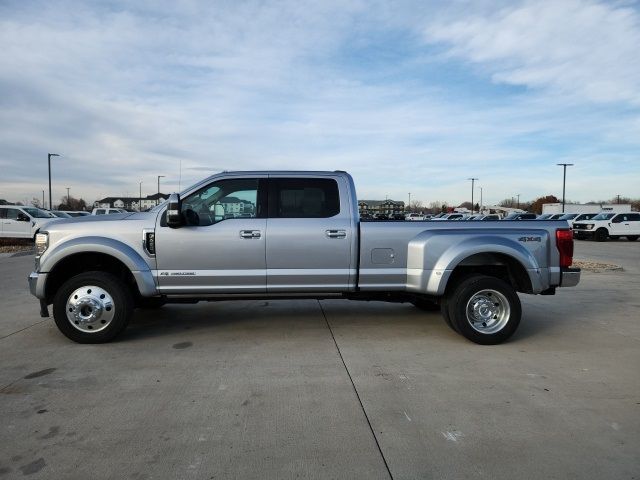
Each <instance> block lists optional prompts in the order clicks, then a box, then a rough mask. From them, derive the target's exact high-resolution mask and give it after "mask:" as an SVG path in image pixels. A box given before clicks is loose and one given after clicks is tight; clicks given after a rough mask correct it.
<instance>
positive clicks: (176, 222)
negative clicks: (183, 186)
mask: <svg viewBox="0 0 640 480" xmlns="http://www.w3.org/2000/svg"><path fill="white" fill-rule="evenodd" d="M181 207H182V205H181V202H180V195H179V194H177V193H172V194H171V195H169V200H168V201H167V225H168V226H169V227H171V228H178V227H180V226H181V225H182V223H183V222H182V213H181V212H180V210H181Z"/></svg>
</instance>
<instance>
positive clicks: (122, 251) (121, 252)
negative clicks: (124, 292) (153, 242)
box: [39, 237, 158, 297]
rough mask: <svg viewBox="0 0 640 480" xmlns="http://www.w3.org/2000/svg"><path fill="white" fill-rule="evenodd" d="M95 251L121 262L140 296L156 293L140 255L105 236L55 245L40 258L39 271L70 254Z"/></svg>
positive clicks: (53, 265)
mask: <svg viewBox="0 0 640 480" xmlns="http://www.w3.org/2000/svg"><path fill="white" fill-rule="evenodd" d="M89 252H97V253H103V254H106V255H110V256H112V257H114V258H116V259H117V260H119V261H120V262H122V263H123V264H124V265H125V266H126V267H127V268H128V269H129V271H130V272H131V273H132V275H133V277H134V278H135V281H136V283H137V285H138V290H139V291H140V294H141V295H142V296H145V297H146V296H152V295H157V293H158V292H157V288H156V284H155V280H154V278H153V274H152V273H151V269H150V268H149V265H148V264H147V262H146V261H145V260H144V258H142V256H141V255H140V254H139V253H138V252H136V251H135V250H134V249H133V248H131V247H130V246H129V245H127V244H126V243H123V242H120V241H118V240H115V239H113V238H105V237H77V238H73V239H70V240H67V241H63V242H61V243H60V244H57V245H55V247H54V248H53V249H52V250H51V251H46V252H45V254H44V255H43V256H42V258H41V259H40V268H39V272H40V273H47V272H51V271H52V270H53V269H54V268H55V266H56V264H57V263H58V262H60V261H61V260H63V259H65V258H68V257H69V256H71V255H75V254H79V253H89Z"/></svg>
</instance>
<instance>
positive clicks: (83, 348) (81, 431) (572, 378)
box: [0, 241, 640, 479]
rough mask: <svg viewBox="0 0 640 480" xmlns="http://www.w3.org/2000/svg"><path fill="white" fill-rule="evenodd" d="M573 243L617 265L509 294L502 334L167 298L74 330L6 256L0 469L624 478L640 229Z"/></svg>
mask: <svg viewBox="0 0 640 480" xmlns="http://www.w3.org/2000/svg"><path fill="white" fill-rule="evenodd" d="M607 247H609V248H610V250H605V248H607ZM576 258H581V259H592V260H600V261H606V262H609V263H617V264H622V265H623V266H624V267H625V269H626V270H625V271H623V272H606V273H598V274H595V273H586V274H584V275H583V279H582V282H581V284H580V285H579V286H578V287H577V288H575V289H560V290H559V291H558V295H556V296H554V297H539V296H538V297H529V296H521V298H522V301H523V321H522V324H521V327H520V330H519V331H518V332H517V334H516V335H515V337H514V339H513V340H512V341H511V342H509V343H507V344H504V345H500V346H496V347H482V346H477V345H474V344H471V343H469V342H468V341H466V340H465V339H463V338H462V337H460V336H458V335H457V334H454V333H453V332H452V331H451V330H449V329H448V328H447V327H446V325H445V324H444V322H443V321H442V320H441V318H440V316H439V315H435V314H425V313H424V312H422V311H419V310H417V309H415V308H413V307H412V306H410V305H394V304H384V303H379V302H371V303H360V302H357V303H356V302H347V301H323V302H316V301H311V300H300V301H269V302H264V301H252V302H220V303H210V304H207V303H201V304H198V305H173V306H171V305H170V306H166V307H164V308H163V309H161V310H158V311H155V312H138V313H137V314H136V318H135V321H134V324H133V325H131V326H130V327H129V329H128V330H127V332H125V335H124V336H123V338H122V339H121V340H120V341H118V342H115V343H111V344H107V345H99V346H96V345H77V344H74V343H71V342H70V341H68V340H67V339H66V338H65V337H63V336H62V335H61V334H60V333H59V332H58V331H57V329H56V327H55V325H54V324H53V321H52V320H50V319H49V320H46V319H41V318H40V317H39V316H38V305H37V302H36V301H35V299H33V298H32V297H31V296H30V295H29V294H28V291H27V288H26V275H27V273H28V272H29V271H30V269H31V266H32V258H31V257H18V258H4V259H0V412H2V422H0V479H5V478H23V477H25V476H27V477H28V478H47V479H50V478H78V479H80V478H82V479H85V478H131V479H144V478H206V479H208V478H363V479H371V478H390V477H392V478H396V479H400V478H492V479H493V478H505V479H506V478H509V479H512V478H562V479H565V478H593V479H596V478H597V479H600V478H633V477H634V476H636V477H637V474H638V471H639V470H640V461H639V460H638V454H637V453H638V452H639V451H640V415H639V412H640V382H639V380H640V375H639V374H638V366H640V355H639V354H638V343H639V342H640V327H639V326H638V319H637V316H638V315H637V311H638V310H637V309H638V307H639V306H640V304H639V300H638V291H640V264H639V262H640V242H636V243H635V244H631V243H629V242H625V241H619V242H610V243H605V244H597V243H593V242H577V244H576ZM334 339H335V341H334Z"/></svg>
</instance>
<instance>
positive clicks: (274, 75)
mask: <svg viewBox="0 0 640 480" xmlns="http://www.w3.org/2000/svg"><path fill="white" fill-rule="evenodd" d="M475 3H476V2H473V3H472V4H473V5H475ZM567 5H569V4H567ZM585 5H586V7H589V8H587V11H590V8H591V7H590V6H592V5H594V4H585ZM552 6H553V5H551V6H550V8H551V7H552ZM596 6H597V7H598V8H605V7H606V6H605V7H603V6H598V5H596ZM586 7H585V8H586ZM429 8H430V9H429ZM429 8H427V9H426V10H425V6H424V5H423V4H422V3H418V4H414V3H410V2H408V3H397V2H391V3H387V2H384V1H380V2H374V3H370V2H360V1H353V2H345V1H327V2H310V3H305V2H299V1H290V2H286V1H285V2H278V3H272V2H266V3H265V2H251V1H250V2H229V3H224V2H203V3H198V2H180V3H176V4H174V2H156V1H153V2H148V3H140V2H136V4H135V6H133V7H132V6H130V5H129V3H126V2H125V3H121V4H118V3H115V4H102V5H101V6H97V5H96V4H87V3H86V2H77V3H76V2H69V3H64V2H57V3H56V5H53V4H50V3H49V2H43V3H33V4H31V3H29V4H26V3H22V2H18V3H14V4H9V3H5V4H4V5H0V47H1V48H0V64H1V65H2V69H0V152H1V155H0V169H1V170H0V171H1V172H2V173H0V198H11V199H15V200H22V199H23V198H25V197H26V198H31V197H32V196H40V195H41V190H42V188H43V187H44V186H45V185H46V174H47V172H46V153H47V151H55V152H56V153H62V154H63V155H64V157H62V158H60V159H56V160H55V163H54V199H55V198H60V197H61V196H62V195H64V194H65V193H66V191H65V190H64V187H66V186H71V187H72V193H75V194H81V195H83V196H84V197H85V198H87V199H88V200H93V199H95V198H97V197H101V196H106V195H115V194H121V195H124V194H127V192H128V193H129V194H131V195H136V194H137V189H138V182H139V181H140V180H142V181H143V182H144V184H143V189H144V193H153V192H154V191H155V189H156V177H155V176H156V175H158V174H164V175H167V178H165V179H164V180H163V182H164V184H165V185H166V186H167V188H171V189H175V188H177V183H178V165H179V162H180V161H182V167H183V170H182V185H183V186H184V185H185V184H187V183H190V182H193V181H195V180H197V179H198V178H200V177H202V176H204V175H205V174H206V172H204V171H202V170H196V169H197V168H201V167H206V166H207V165H210V166H211V168H212V169H213V170H215V169H218V170H219V169H260V168H267V169H275V168H292V169H330V170H331V169H343V170H349V171H352V172H353V173H354V175H355V177H356V182H357V185H358V189H359V192H360V194H361V196H363V197H365V196H366V197H369V198H372V197H384V195H389V196H390V197H396V198H401V199H405V198H406V197H407V193H408V192H409V191H411V192H412V198H418V199H422V200H424V201H430V200H434V199H441V200H449V201H454V202H459V201H463V200H466V199H467V197H468V196H469V185H468V182H467V181H466V178H467V177H469V176H479V177H481V184H482V185H484V187H485V196H486V197H487V198H488V199H491V198H493V197H495V201H498V200H500V199H502V198H504V197H508V196H511V195H512V194H515V193H521V194H522V196H521V198H522V199H525V198H528V196H531V195H536V194H538V193H554V192H555V193H557V192H558V190H559V188H558V182H557V179H558V178H559V172H558V171H557V167H555V163H556V162H557V161H560V160H561V159H565V158H570V159H571V160H573V161H575V162H576V163H581V162H582V164H583V165H585V164H587V165H590V166H591V168H585V169H583V170H581V172H580V175H581V177H580V178H581V180H580V181H581V182H583V183H581V185H582V184H585V185H589V188H587V189H581V190H582V191H583V193H581V194H580V195H581V196H579V197H578V196H572V197H571V198H581V199H583V200H588V199H589V198H591V197H592V194H593V195H595V196H600V197H603V198H604V197H607V196H611V195H613V194H616V193H624V194H628V195H634V189H635V188H636V187H635V185H636V184H637V182H636V181H634V176H633V175H629V171H633V172H635V173H636V174H637V172H638V167H637V166H636V167H634V166H633V165H632V162H631V160H630V159H631V158H635V157H633V155H632V154H631V155H630V154H629V153H628V152H629V151H632V150H633V149H636V151H637V149H638V148H640V122H639V121H638V118H639V116H638V114H637V111H636V110H633V109H630V110H628V111H625V110H620V109H618V108H611V109H609V108H608V107H597V108H592V107H591V106H589V105H587V104H588V103H589V102H582V103H581V102H580V101H578V100H575V99H573V100H571V101H568V99H567V98H561V99H560V100H558V92H561V91H563V90H562V89H563V88H565V87H563V85H564V84H563V83H562V82H560V81H555V83H554V82H551V81H550V80H544V81H543V80H539V83H538V84H534V81H533V80H527V82H529V83H525V82H524V80H521V81H518V82H521V83H518V82H516V80H514V79H516V74H522V75H524V74H523V73H518V72H526V77H527V78H529V77H531V78H534V77H536V75H537V76H539V77H540V78H552V77H549V74H547V77H545V76H544V75H541V74H540V73H535V72H537V69H538V68H540V67H538V66H539V65H541V64H542V63H543V62H542V60H535V58H537V57H536V55H538V53H536V52H538V50H540V51H542V52H544V48H541V49H537V47H536V46H535V45H538V44H539V43H540V42H542V40H537V41H534V40H532V39H529V41H530V42H532V45H531V46H527V47H526V48H525V49H524V50H521V49H520V48H521V47H517V46H516V47H514V46H511V47H509V49H507V50H506V51H500V48H503V49H504V44H505V41H506V40H505V41H502V42H498V43H496V42H495V41H494V40H493V37H494V36H495V34H496V32H501V31H502V30H503V29H507V27H508V26H509V25H511V23H512V21H507V20H505V19H506V18H511V16H510V15H511V14H513V13H514V12H517V11H519V10H518V8H515V9H514V8H512V9H511V10H502V11H500V12H496V13H488V14H487V13H485V12H486V9H484V7H483V10H482V14H480V13H473V11H472V9H470V8H469V5H467V4H465V3H460V2H454V3H452V4H451V6H450V9H448V10H447V11H449V12H451V11H453V12H454V13H455V17H456V18H457V20H455V21H445V20H444V19H443V18H442V17H437V15H436V13H437V12H435V13H434V10H438V8H436V7H429ZM521 8H524V9H531V8H533V6H532V4H524V5H523V6H522V7H521ZM606 8H607V9H609V10H615V8H614V7H611V6H608V7H606ZM558 9H559V10H558ZM619 10H620V11H621V12H623V13H624V12H627V10H628V9H624V8H622V9H619ZM555 11H561V12H565V13H564V14H563V15H565V16H566V8H565V9H564V10H562V9H560V8H559V7H557V8H555ZM510 12H511V13H510ZM591 15H593V14H590V16H589V18H591ZM625 15H627V16H628V17H630V18H631V17H633V18H635V17H634V15H635V14H634V12H633V11H632V12H627V13H626V14H625ZM516 16H517V15H516ZM434 17H437V18H440V20H439V21H438V22H437V23H436V24H435V25H436V26H434V27H432V28H431V29H430V30H429V31H430V32H431V33H430V35H431V36H430V37H428V38H429V41H431V42H435V41H437V42H445V43H446V44H447V45H450V46H451V50H450V52H449V53H450V54H451V55H453V56H454V57H456V58H457V56H458V55H459V56H461V57H462V58H463V59H468V60H470V61H472V62H474V63H476V64H477V65H478V66H479V67H480V68H483V69H484V68H486V69H487V72H488V75H489V76H495V77H494V78H496V79H499V81H500V82H506V83H514V84H516V83H517V84H523V85H526V86H529V87H532V88H533V87H535V89H537V93H536V94H535V95H530V94H529V93H528V92H523V93H522V94H518V95H505V96H500V95H496V94H495V93H491V94H490V95H487V96H486V97H483V96H481V95H480V96H477V97H474V96H472V95H461V96H459V95H458V94H457V91H459V90H464V88H465V87H466V86H465V85H464V84H456V83H455V79H453V80H452V82H451V85H450V87H451V90H450V89H449V85H444V84H442V82H440V83H438V84H433V83H431V81H432V79H431V75H432V74H433V71H434V70H437V69H440V68H441V67H448V66H450V65H451V64H452V63H456V62H457V60H451V59H448V60H443V59H442V58H439V57H438V56H436V55H434V54H433V52H432V51H430V50H429V49H425V48H424V44H423V43H422V41H421V39H420V38H417V39H416V36H415V35H414V34H415V32H416V31H422V30H421V29H422V28H423V26H424V25H425V22H428V23H429V24H433V23H432V20H431V19H432V18H434ZM614 17H615V16H614ZM580 18H581V17H580ZM615 18H617V17H615ZM617 21H618V23H616V25H617V26H620V25H622V26H624V25H626V24H625V23H624V22H622V23H620V22H621V21H619V20H617ZM546 22H551V23H553V24H554V25H556V27H552V26H549V27H546V26H544V25H543V26H540V27H539V28H540V29H542V30H544V31H546V30H545V29H552V30H553V28H557V23H558V22H557V21H556V20H555V17H550V18H546V17H545V18H544V23H545V24H546ZM581 22H582V23H580V24H581V25H582V24H584V22H585V21H582V20H581ZM525 23H526V22H525ZM538 23H540V22H538ZM465 25H466V26H467V27H465ZM522 28H524V27H522ZM629 28H631V26H630V27H629ZM633 28H636V27H633ZM483 29H485V30H486V31H487V32H489V33H486V34H482V33H481V32H482V31H483ZM449 30H451V32H453V33H451V34H450V36H448V37H447V36H446V34H447V31H449ZM507 30H508V29H507ZM513 30H514V29H511V30H509V31H510V32H512V33H510V34H509V35H519V31H517V30H518V29H517V28H516V29H515V31H513ZM570 30H571V31H574V30H575V28H573V27H572V28H571V29H570ZM607 31H609V30H607ZM636 31H637V28H636ZM389 32H391V33H393V34H394V35H396V34H398V32H401V35H404V36H405V37H407V38H409V39H412V40H407V42H409V43H410V45H402V46H396V50H395V52H396V54H397V56H398V57H397V60H396V59H394V58H395V57H393V56H392V57H391V58H392V60H389V61H386V62H380V63H378V64H376V63H375V62H374V64H373V65H370V64H369V63H367V59H368V57H366V56H365V58H363V55H362V54H361V49H365V50H366V49H367V48H369V49H371V51H370V52H368V53H367V55H370V56H371V58H373V60H375V61H379V60H380V58H382V53H380V52H379V51H378V50H379V49H381V48H384V47H385V45H386V44H387V42H391V41H393V38H394V35H389V37H390V38H391V39H392V40H389V39H388V38H387V37H386V36H385V35H387V34H388V33H389ZM434 32H435V33H434ZM436 34H437V38H436V36H434V35H436ZM454 34H455V35H454ZM525 36H526V35H525ZM538 36H541V38H542V39H546V37H545V35H542V33H539V34H538ZM547 36H548V35H547ZM502 38H510V37H508V36H507V37H502ZM527 38H528V37H527ZM527 38H525V39H520V38H518V37H516V38H514V39H513V42H516V43H518V42H520V43H522V41H523V40H527ZM571 38H573V37H571ZM616 38H617V37H616ZM621 38H622V37H621ZM625 38H626V37H625ZM605 41H613V40H610V39H609V37H607V39H605ZM411 42H413V43H411ZM509 42H511V40H510V41H509ZM543 43H544V42H543ZM565 43H568V44H570V43H571V42H570V41H567V42H565ZM534 44H535V45H534ZM477 45H485V46H487V49H486V51H485V48H484V47H483V48H481V47H479V46H477ZM501 46H502V47H501ZM569 46H570V45H569ZM569 46H567V47H566V48H569ZM489 47H491V48H489ZM499 47H500V48H499ZM523 48H524V47H523ZM564 48H565V47H563V49H564ZM581 48H582V47H580V48H577V49H576V50H575V52H573V53H571V52H569V51H567V52H566V53H564V54H563V55H561V56H559V57H558V59H557V60H554V61H555V63H554V65H555V67H554V68H561V67H562V66H563V65H564V63H567V62H568V63H569V64H570V66H571V67H572V69H573V70H576V72H582V73H580V74H581V75H585V76H587V77H588V76H589V75H588V74H589V72H591V70H592V69H594V68H595V67H593V66H592V65H591V61H590V59H588V58H587V59H585V58H583V57H584V55H583V53H582V49H581ZM625 48H626V47H625ZM625 48H619V50H620V51H624V52H626V51H627V50H625ZM562 51H564V50H562ZM478 52H480V53H478ZM482 52H484V54H486V52H493V53H492V54H491V55H490V56H489V57H482V55H481V54H482ZM478 55H479V56H478ZM425 57H426V58H427V60H428V62H427V63H428V64H427V65H426V66H425V68H424V69H423V70H421V71H413V70H411V69H409V68H406V64H408V65H410V66H411V65H420V62H421V60H423V59H424V58H425ZM529 57H531V58H533V60H532V59H530V58H529ZM583 64H585V65H583ZM531 65H533V67H532V66H531ZM534 67H535V69H534V70H532V69H533V68H534ZM445 69H446V68H445ZM523 69H524V70H523ZM530 70H531V71H534V73H531V72H530ZM542 70H544V69H542ZM585 72H586V73H585ZM577 74H578V73H576V75H577ZM500 75H507V76H508V80H507V79H503V78H501V77H499V76H500ZM607 75H608V74H607ZM602 76H605V77H606V75H605V73H602ZM559 77H560V78H561V79H563V78H564V74H561V75H559ZM593 78H596V77H593ZM606 78H609V77H606ZM625 78H626V77H625ZM496 81H498V80H496ZM625 81H626V80H625ZM545 82H546V83H545ZM598 82H600V83H598ZM598 82H595V83H594V85H596V84H597V85H599V84H601V83H602V82H601V81H598ZM478 83H482V79H481V78H479V79H478ZM622 83H624V82H622ZM622 83H621V84H622ZM589 88H590V89H593V88H595V87H589ZM454 89H458V90H454ZM606 90H607V89H606V88H605V89H603V91H606ZM623 91H624V90H623V89H622V88H621V87H620V88H618V87H616V88H614V89H612V92H614V93H615V95H617V96H616V99H618V97H619V96H620V93H619V92H623ZM545 92H551V94H549V95H547V94H544V93H545ZM572 92H573V93H575V94H576V98H580V99H584V98H589V100H594V99H595V100H598V99H597V98H595V97H593V98H592V96H593V94H592V93H589V92H591V90H585V92H587V93H584V92H583V91H581V90H578V89H573V90H572ZM616 92H618V93H616ZM605 93H606V92H605ZM636 93H637V89H636ZM563 95H564V94H563ZM587 95H588V97H587ZM609 95H613V94H612V93H611V92H609ZM625 95H626V94H625ZM565 97H566V95H565ZM632 97H633V95H632V94H628V95H626V97H620V98H622V100H624V101H627V102H629V103H632V102H633V101H635V100H633V98H632ZM598 101H600V100H598ZM616 101H618V100H616ZM556 144H557V147H556ZM610 148H611V149H615V150H624V151H615V152H611V156H610V157H609V158H612V159H615V160H616V161H617V162H618V163H617V164H618V165H621V164H622V165H626V170H625V171H624V172H620V175H619V177H618V181H617V182H616V183H617V187H616V188H617V189H619V191H616V192H611V195H609V193H608V192H609V185H602V184H601V182H600V180H599V178H602V175H603V172H605V171H607V168H608V165H607V163H606V158H607V157H606V155H603V152H607V150H608V149H610ZM636 157H637V155H636ZM603 159H605V160H604V161H603ZM576 173H577V172H576ZM635 180H637V179H635ZM551 188H553V189H554V190H552V191H550V192H548V191H544V192H540V190H541V189H551ZM625 189H626V190H625ZM570 192H571V190H570ZM625 192H628V193H625ZM570 196H571V195H570Z"/></svg>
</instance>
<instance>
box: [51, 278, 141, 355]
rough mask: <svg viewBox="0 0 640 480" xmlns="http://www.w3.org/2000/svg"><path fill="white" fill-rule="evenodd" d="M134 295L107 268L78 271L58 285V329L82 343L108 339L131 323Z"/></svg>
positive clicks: (54, 303) (55, 307) (56, 302)
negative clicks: (79, 272)
mask: <svg viewBox="0 0 640 480" xmlns="http://www.w3.org/2000/svg"><path fill="white" fill-rule="evenodd" d="M132 312H133V298H132V296H131V293H130V292H129V290H128V289H127V288H126V286H125V285H124V284H123V283H122V281H121V280H119V279H118V278H117V277H116V276H114V275H112V274H110V273H106V272H97V271H95V272H85V273H81V274H79V275H76V276H74V277H72V278H70V279H69V280H67V281H66V282H65V283H63V284H62V286H61V287H60V288H59V289H58V291H57V292H56V295H55V297H54V300H53V317H54V320H55V322H56V325H57V326H58V329H59V330H60V331H61V332H62V333H63V334H64V335H65V336H67V337H68V338H70V339H71V340H73V341H74V342H78V343H106V342H109V341H111V340H113V339H114V338H115V337H116V336H117V335H119V334H120V333H121V332H122V331H123V330H124V329H125V328H126V327H127V324H128V323H129V320H130V318H131V315H132Z"/></svg>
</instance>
